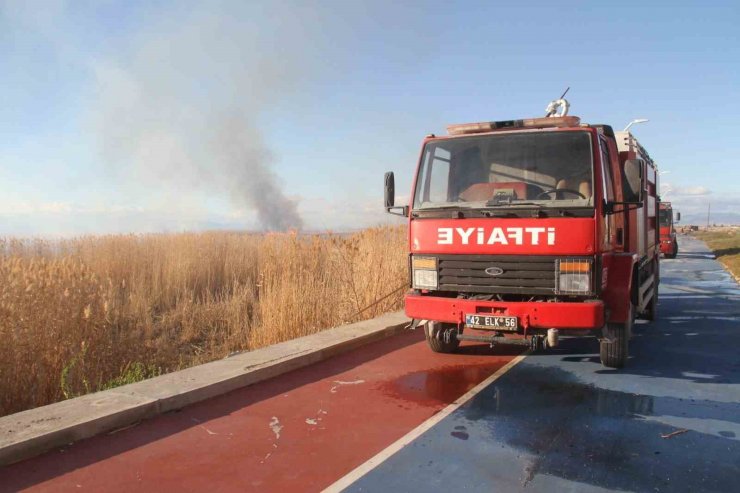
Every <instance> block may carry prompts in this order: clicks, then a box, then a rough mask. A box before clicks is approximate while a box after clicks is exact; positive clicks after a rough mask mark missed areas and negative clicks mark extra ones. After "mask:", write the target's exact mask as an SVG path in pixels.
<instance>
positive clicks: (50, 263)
mask: <svg viewBox="0 0 740 493" xmlns="http://www.w3.org/2000/svg"><path fill="white" fill-rule="evenodd" d="M405 282H406V253H405V229H404V228H388V227H386V228H373V229H369V230H365V231H363V232H360V233H357V234H353V235H350V236H332V235H328V236H326V235H325V236H297V235H295V234H268V235H249V234H239V233H224V232H219V233H203V234H177V235H145V236H110V237H85V238H79V239H74V240H65V241H60V242H46V241H40V240H26V241H24V240H13V239H0V341H2V344H0V415H5V414H9V413H12V412H16V411H20V410H23V409H28V408H32V407H36V406H39V405H43V404H48V403H51V402H55V401H58V400H61V399H64V398H65V397H71V396H75V395H80V394H83V393H86V392H91V391H95V390H99V389H104V388H109V387H111V386H115V385H120V384H123V383H128V382H131V381H136V380H140V379H142V378H146V377H148V376H152V375H156V374H159V373H163V372H168V371H173V370H177V369H181V368H184V367H187V366H191V365H194V364H199V363H202V362H205V361H209V360H213V359H217V358H222V357H224V356H226V355H228V354H229V353H231V352H234V351H241V350H249V349H254V348H257V347H261V346H265V345H268V344H274V343H277V342H280V341H284V340H287V339H292V338H295V337H299V336H303V335H307V334H312V333H315V332H317V331H320V330H322V329H325V328H328V327H332V326H337V325H340V324H343V323H347V322H353V321H357V320H361V319H366V318H371V317H374V316H377V315H379V314H381V313H384V312H387V311H391V310H395V309H398V308H400V306H401V304H402V294H401V292H398V293H396V294H395V295H393V296H391V297H389V298H387V299H385V300H384V301H382V302H380V303H378V304H377V305H375V306H372V307H371V308H369V309H367V310H365V311H362V312H361V313H359V314H358V313H357V312H360V311H361V310H362V309H363V308H365V307H367V306H368V305H371V304H372V303H373V302H374V301H376V300H377V299H379V298H381V297H383V295H385V294H387V293H389V292H391V291H394V290H396V289H397V288H399V287H400V286H402V285H404V283H405Z"/></svg>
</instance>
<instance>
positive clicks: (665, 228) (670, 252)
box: [658, 202, 681, 258]
mask: <svg viewBox="0 0 740 493" xmlns="http://www.w3.org/2000/svg"><path fill="white" fill-rule="evenodd" d="M680 220H681V213H680V212H677V213H676V217H675V221H674V217H673V206H672V205H671V203H670V202H660V209H659V213H658V223H659V225H660V253H662V254H663V255H665V257H666V258H676V256H677V255H678V239H677V238H676V228H675V227H674V225H673V223H674V222H678V221H680Z"/></svg>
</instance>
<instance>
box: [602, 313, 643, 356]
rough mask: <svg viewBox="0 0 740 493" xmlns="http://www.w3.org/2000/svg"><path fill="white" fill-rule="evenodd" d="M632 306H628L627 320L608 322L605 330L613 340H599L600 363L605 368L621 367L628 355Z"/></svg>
mask: <svg viewBox="0 0 740 493" xmlns="http://www.w3.org/2000/svg"><path fill="white" fill-rule="evenodd" d="M633 313H634V308H632V307H630V312H629V316H628V317H627V321H626V322H625V323H621V324H608V327H607V331H608V332H609V334H610V335H611V336H612V337H613V338H614V341H608V340H606V339H602V340H601V341H600V342H599V356H600V357H601V364H602V365H604V366H606V367H607V368H623V367H624V366H625V365H626V364H627V358H628V357H629V342H630V336H631V335H632V321H633V316H632V315H633Z"/></svg>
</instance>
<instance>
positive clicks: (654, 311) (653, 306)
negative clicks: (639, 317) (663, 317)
mask: <svg viewBox="0 0 740 493" xmlns="http://www.w3.org/2000/svg"><path fill="white" fill-rule="evenodd" d="M644 317H645V320H649V321H650V322H653V321H655V320H657V319H658V290H657V289H656V290H655V293H654V294H653V299H652V300H650V303H648V305H647V306H646V307H645V314H644Z"/></svg>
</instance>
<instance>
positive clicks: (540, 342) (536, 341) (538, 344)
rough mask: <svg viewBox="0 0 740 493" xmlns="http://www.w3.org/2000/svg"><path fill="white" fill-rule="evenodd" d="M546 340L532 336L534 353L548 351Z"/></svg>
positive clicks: (531, 346)
mask: <svg viewBox="0 0 740 493" xmlns="http://www.w3.org/2000/svg"><path fill="white" fill-rule="evenodd" d="M545 340H546V339H545V338H544V337H543V336H532V342H531V345H530V348H531V349H532V351H539V350H540V349H547V346H546V345H545Z"/></svg>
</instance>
